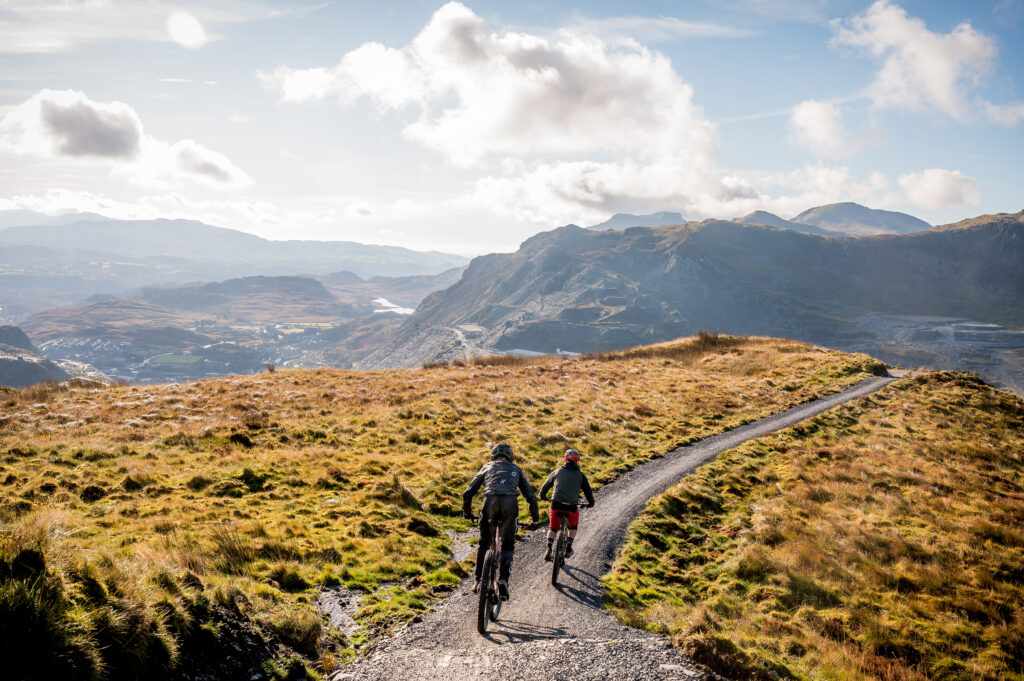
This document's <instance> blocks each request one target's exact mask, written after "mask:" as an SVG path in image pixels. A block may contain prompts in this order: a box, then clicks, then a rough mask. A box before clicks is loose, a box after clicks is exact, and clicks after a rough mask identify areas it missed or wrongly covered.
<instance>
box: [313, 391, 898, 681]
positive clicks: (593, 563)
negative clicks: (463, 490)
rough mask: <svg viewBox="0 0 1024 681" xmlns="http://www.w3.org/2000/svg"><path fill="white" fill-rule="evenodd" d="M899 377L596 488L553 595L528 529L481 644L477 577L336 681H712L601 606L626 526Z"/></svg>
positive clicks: (749, 427)
mask: <svg viewBox="0 0 1024 681" xmlns="http://www.w3.org/2000/svg"><path fill="white" fill-rule="evenodd" d="M893 380H895V378H892V377H877V378H869V379H867V380H865V381H862V382H860V383H858V384H857V385H855V386H853V387H852V388H849V389H848V390H845V391H843V392H840V393H836V394H834V395H831V396H829V397H825V398H822V399H819V400H815V401H812V402H808V403H806V404H803V405H800V406H797V407H794V408H792V409H789V410H787V411H784V412H781V413H779V414H775V415H773V416H769V417H767V418H764V419H761V420H759V421H754V422H751V423H748V424H746V425H744V426H740V427H738V428H734V429H733V430H730V431H727V432H725V433H721V434H719V435H715V436H713V437H709V438H706V439H703V440H700V441H698V442H694V443H692V444H690V445H687V446H685V447H680V448H678V449H675V450H673V451H671V452H669V453H668V454H667V455H665V456H664V457H661V458H658V459H654V460H652V461H650V462H648V463H645V464H643V465H642V466H638V467H637V468H634V469H633V470H631V471H629V472H627V473H624V474H623V475H621V476H620V477H619V478H618V479H617V480H615V481H614V482H612V483H610V484H608V485H605V486H604V487H602V488H601V489H600V490H598V491H597V493H596V495H595V496H596V499H597V504H596V505H595V507H594V508H592V509H584V510H583V511H582V512H581V514H580V531H579V534H578V535H577V538H576V541H575V544H574V546H573V548H574V550H575V555H574V556H573V558H572V559H571V560H570V561H569V562H568V563H567V565H566V568H565V572H564V573H563V574H562V576H561V578H560V584H559V586H558V587H557V588H554V587H552V586H551V582H550V579H551V572H550V563H545V562H544V561H543V559H542V556H543V552H544V545H545V541H544V537H545V530H543V529H540V530H537V531H536V532H531V533H530V534H529V535H528V536H527V537H526V538H525V539H524V540H523V541H520V542H519V543H518V544H517V546H516V558H515V563H514V565H513V568H512V578H511V580H510V582H509V588H510V591H511V595H512V599H511V600H510V601H509V602H508V603H506V604H505V606H504V607H503V608H502V611H501V618H500V620H499V621H498V622H496V623H492V624H491V626H490V627H489V631H488V635H487V636H486V637H484V636H480V634H478V633H477V631H476V596H475V595H474V594H473V593H472V592H471V591H470V588H471V580H466V581H465V582H463V584H462V586H461V587H460V588H459V589H457V590H456V591H454V592H453V593H452V595H451V596H449V597H448V598H447V599H445V600H444V601H443V602H442V603H441V604H440V605H439V606H438V607H437V609H435V610H434V611H433V612H431V613H429V614H427V615H426V616H424V618H423V621H421V622H417V623H414V624H411V625H409V626H408V627H405V628H403V629H402V630H400V631H399V632H398V633H397V634H396V635H395V636H394V637H392V638H389V639H387V640H384V641H381V642H380V643H378V644H376V645H375V646H374V647H373V648H372V649H371V651H370V652H369V654H368V655H367V656H366V657H364V658H362V659H360V660H358V661H356V662H355V663H353V664H351V665H348V666H345V667H343V668H341V669H339V670H337V671H336V672H334V673H333V674H332V675H331V677H330V680H331V681H343V680H344V681H350V680H351V681H357V680H358V681H362V680H369V679H373V680H380V681H388V680H393V681H412V680H419V679H423V680H427V681H432V680H441V679H446V680H448V679H451V680H458V681H462V680H467V681H468V680H473V679H492V680H493V679H521V680H523V681H549V680H559V681H560V680H563V679H564V680H566V681H569V680H572V681H603V680H605V679H616V680H622V681H631V680H636V681H640V680H644V681H648V680H659V679H665V680H668V679H687V680H689V679H705V678H709V677H708V676H706V675H705V673H704V672H703V671H702V670H701V669H700V668H698V667H697V666H696V665H694V664H693V663H692V662H691V661H690V660H688V659H687V658H685V657H684V656H682V655H681V654H680V653H679V652H678V651H677V650H675V649H674V648H672V646H671V645H669V643H668V641H667V640H665V639H664V638H662V637H660V636H657V635H655V634H651V633H648V632H645V631H641V630H638V629H633V628H631V627H627V626H624V625H622V624H619V623H618V622H616V621H615V620H614V619H613V618H612V617H611V616H610V615H609V614H608V613H607V611H605V610H604V609H603V605H602V601H603V590H602V588H601V576H602V575H604V574H605V572H607V571H608V567H609V566H610V564H611V562H612V561H613V560H614V558H615V553H616V551H618V549H619V547H620V546H622V544H623V542H624V541H625V538H626V531H627V529H628V528H629V525H630V524H631V523H632V522H633V519H634V518H636V516H637V514H639V513H640V511H642V510H643V508H644V506H645V504H646V503H647V500H648V499H650V498H651V497H653V496H655V495H658V494H660V493H662V492H664V491H665V490H666V489H668V488H669V487H671V486H672V485H674V484H676V483H677V482H678V481H679V480H680V479H681V478H683V477H684V476H686V475H689V474H690V473H692V472H693V471H694V470H695V469H696V468H697V467H698V466H700V465H701V464H704V463H707V462H708V461H710V460H712V459H714V458H715V457H716V456H718V455H719V454H720V453H722V452H724V451H726V450H727V449H732V448H733V447H736V446H738V445H740V444H742V443H744V442H746V441H747V440H752V439H754V438H758V437H761V436H763V435H766V434H768V433H771V432H774V431H776V430H781V429H783V428H788V427H789V426H792V425H794V424H796V423H798V422H800V421H803V420H805V419H808V418H811V417H812V416H816V415H817V414H820V413H821V412H823V411H826V410H828V409H830V408H832V407H835V406H836V405H839V404H842V403H843V402H848V401H850V400H853V399H856V398H858V397H862V396H864V395H867V394H870V393H872V392H875V391H876V390H879V389H880V388H882V387H884V386H885V385H888V384H889V383H890V382H892V381H893ZM584 470H586V462H584ZM535 482H537V483H538V484H539V482H540V481H535Z"/></svg>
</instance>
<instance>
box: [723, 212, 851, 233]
mask: <svg viewBox="0 0 1024 681" xmlns="http://www.w3.org/2000/svg"><path fill="white" fill-rule="evenodd" d="M733 222H738V223H740V224H743V225H765V226H767V227H778V228H779V229H792V230H794V231H797V232H805V233H807V234H817V235H819V236H848V235H846V234H842V233H839V232H830V231H828V230H827V229H821V228H820V227H815V226H814V225H807V224H803V223H800V222H793V221H791V220H784V219H782V218H780V217H779V216H778V215H775V214H774V213H769V212H767V211H763V210H755V211H754V212H753V213H750V214H749V215H745V216H743V217H741V218H736V219H735V220H733Z"/></svg>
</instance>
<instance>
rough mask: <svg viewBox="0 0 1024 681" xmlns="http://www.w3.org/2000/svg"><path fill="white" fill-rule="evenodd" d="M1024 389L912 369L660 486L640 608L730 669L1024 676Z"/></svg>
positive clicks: (756, 674)
mask: <svg viewBox="0 0 1024 681" xmlns="http://www.w3.org/2000/svg"><path fill="white" fill-rule="evenodd" d="M1022 456H1024V401H1022V400H1021V399H1019V398H1017V397H1015V396H1013V395H1011V394H1009V393H1004V392H1000V391H997V390H995V389H993V388H990V387H988V386H985V385H984V384H982V383H980V382H979V381H977V380H976V379H973V378H971V377H968V376H966V375H963V374H931V375H927V376H922V377H920V378H918V379H915V380H903V381H899V382H897V383H895V384H893V385H892V386H889V387H888V388H886V389H885V390H884V391H882V392H879V393H876V394H875V395H874V396H872V397H869V398H865V399H862V400H859V401H858V402H856V403H851V404H848V405H844V406H842V407H838V408H836V409H834V410H832V411H830V412H828V413H826V414H823V415H821V416H819V417H817V418H815V419H813V420H811V421H809V422H807V423H804V424H801V425H798V426H795V427H794V428H792V429H789V430H787V431H784V432H782V433H780V434H776V435H772V436H768V437H765V438H761V439H759V440H757V441H754V442H750V443H747V444H746V445H744V446H741V447H739V448H737V449H735V450H732V451H730V452H727V453H726V454H723V455H722V456H721V457H719V459H718V460H716V461H715V462H713V463H710V464H708V465H706V466H704V467H702V468H701V469H699V470H698V471H697V473H696V474H694V475H693V476H690V477H688V478H686V479H685V480H683V481H682V482H681V483H680V484H679V485H678V486H676V487H675V488H673V489H671V490H670V491H669V492H667V493H665V494H664V495H662V496H661V497H659V498H657V499H654V500H652V501H651V502H650V503H649V504H648V507H647V510H646V511H645V513H644V515H643V516H642V517H641V519H640V520H638V521H637V522H636V523H635V524H634V525H633V527H632V529H631V531H630V536H629V540H628V542H627V546H626V548H625V549H624V552H623V554H622V555H621V557H620V558H619V560H618V561H617V563H616V565H615V567H614V570H613V572H612V573H611V574H610V575H609V577H608V578H607V582H606V583H607V587H608V598H609V601H610V603H611V606H612V607H613V609H614V610H615V611H616V613H617V614H618V616H619V617H621V618H622V619H623V620H624V621H626V622H628V623H631V624H634V625H636V626H641V627H646V628H650V629H653V630H656V631H660V632H663V633H665V634H668V635H671V636H673V638H674V641H675V642H676V643H677V644H678V645H680V646H681V647H682V648H683V650H684V651H686V652H687V653H688V654H690V655H692V656H693V657H694V658H695V659H697V660H698V661H700V662H702V663H704V664H706V665H708V666H709V667H711V668H713V669H716V670H717V671H719V672H720V673H722V674H724V675H726V676H728V677H730V678H741V677H742V678H753V679H775V678H779V677H780V676H781V677H790V678H794V679H835V680H844V681H845V680H849V681H853V680H857V681H859V680H862V679H884V680H887V681H888V680H892V681H897V680H908V681H909V680H913V679H944V680H945V679H957V680H960V679H962V680H965V681H966V680H967V679H985V680H989V679H990V680H992V681H995V680H996V679H1003V680H1006V681H1011V680H1020V679H1024V615H1022V606H1024V530H1022V528H1024V461H1022Z"/></svg>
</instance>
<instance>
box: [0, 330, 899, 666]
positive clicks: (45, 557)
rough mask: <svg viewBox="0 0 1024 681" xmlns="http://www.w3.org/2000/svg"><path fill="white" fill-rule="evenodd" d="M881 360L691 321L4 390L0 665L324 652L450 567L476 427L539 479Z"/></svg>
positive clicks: (302, 659) (453, 570)
mask: <svg viewBox="0 0 1024 681" xmlns="http://www.w3.org/2000/svg"><path fill="white" fill-rule="evenodd" d="M879 368H880V366H879V365H878V363H876V362H874V361H873V360H870V359H869V358H866V357H864V356H862V355H849V354H844V353H840V352H836V351H830V350H824V349H821V348H816V347H812V346H808V345H805V344H801V343H796V342H790V341H776V340H768V339H757V338H752V339H733V338H717V337H714V336H702V337H701V338H700V339H697V340H692V341H678V342H674V343H669V344H664V345H660V346H651V347H647V348H641V349H637V350H635V351H626V352H623V353H614V354H607V355H599V356H591V357H581V358H577V359H572V360H566V359H558V358H541V359H536V360H516V361H512V362H497V363H492V364H490V365H488V364H475V365H474V364H471V365H463V366H439V367H432V368H426V369H419V370H410V371H394V372H349V371H340V370H316V371H310V370H305V371H301V370H296V371H278V372H276V373H272V374H263V375H260V376H234V377H224V378H216V379H209V380H204V381H198V382H193V383H188V384H172V385H157V386H144V387H111V388H105V389H98V390H89V389H71V390H58V389H53V388H33V389H25V390H21V391H9V392H7V393H4V394H0V509H2V511H0V513H2V516H0V640H3V641H4V642H5V643H6V644H7V645H9V646H10V649H13V650H18V651H22V653H21V654H19V655H14V656H11V657H9V658H8V659H6V660H5V669H6V670H7V671H10V672H12V673H13V674H14V678H20V677H19V673H21V674H22V675H27V676H29V677H35V678H50V677H56V676H61V678H69V679H74V678H96V677H97V676H100V675H105V676H106V677H108V678H133V677H136V676H145V677H146V678H159V677H160V676H162V675H165V674H169V673H171V672H172V671H173V670H175V669H189V670H193V671H194V670H195V669H201V668H203V665H204V664H205V663H206V662H209V661H210V660H223V659H224V657H225V654H224V650H223V648H224V647H225V646H228V647H230V648H233V649H235V650H236V651H237V650H239V649H241V650H242V651H243V654H242V655H239V657H242V658H248V659H254V660H261V659H262V660H263V661H264V666H263V669H264V671H265V672H267V673H269V674H270V675H271V676H274V675H281V676H284V675H287V674H288V673H289V670H290V671H291V672H292V673H295V672H296V670H299V671H301V669H302V666H303V665H305V666H306V667H307V668H309V669H310V670H311V671H314V670H321V671H327V670H330V669H331V668H332V667H333V666H334V665H336V664H337V663H338V662H339V661H340V660H343V659H344V658H345V657H346V656H347V655H351V654H352V652H353V650H354V649H356V648H358V647H359V645H361V644H362V643H363V642H365V640H367V638H368V637H370V636H372V635H374V633H376V632H380V631H381V630H385V629H387V628H388V627H390V626H393V625H394V624H395V623H397V622H401V621H405V620H407V619H409V618H410V617H413V616H415V614H416V613H417V612H422V611H423V610H425V609H426V608H427V607H428V606H429V603H430V599H431V598H432V597H435V596H436V595H438V594H439V593H441V592H443V591H444V590H446V589H448V588H450V587H451V586H452V585H454V584H456V583H457V582H458V579H459V576H460V575H461V574H462V566H461V565H459V564H456V563H454V562H452V561H451V539H450V538H449V536H448V535H447V534H446V532H445V530H451V529H465V528H466V527H467V523H466V522H465V521H463V520H462V519H461V518H459V517H458V511H459V507H460V495H461V492H462V490H463V488H464V487H465V485H466V483H467V481H468V479H469V478H470V477H471V476H472V474H473V473H474V472H475V471H476V470H477V468H478V467H479V466H480V465H481V464H482V463H483V462H484V461H485V460H486V451H487V445H488V443H490V442H494V441H498V440H508V441H509V442H510V443H511V444H512V445H513V446H514V447H515V448H516V451H517V453H518V461H519V462H520V463H521V465H522V466H523V467H524V469H525V470H526V472H527V473H528V475H529V476H530V478H531V479H532V480H534V481H539V480H540V479H541V478H542V476H543V475H545V474H546V473H547V472H548V471H549V470H550V469H551V468H553V467H554V465H555V464H556V461H558V459H559V457H560V454H561V452H562V451H563V450H564V449H565V447H566V446H569V445H571V446H573V447H576V448H577V449H580V450H581V451H582V452H583V453H584V456H585V457H586V461H587V470H588V473H589V474H590V476H591V479H592V480H593V481H594V482H596V483H598V484H600V483H603V482H607V481H609V480H610V479H612V478H614V477H615V475H616V473H617V472H618V471H620V470H622V469H624V468H627V467H629V466H633V465H635V464H637V463H639V462H642V461H644V460H646V459H649V458H651V457H652V456H657V455H659V454H661V453H663V452H665V451H667V450H669V449H671V448H673V447H675V446H676V445H679V444H681V443H685V442H689V441H691V440H694V439H696V438H699V437H703V436H706V435H709V434H712V433H717V432H721V431H722V430H725V429H727V428H731V427H734V426H736V425H739V424H741V423H744V422H746V421H750V420H752V419H756V418H758V417H761V416H764V415H767V414H769V413H772V412H776V411H780V410H782V409H785V408H787V407H789V406H792V405H794V404H797V403H800V402H804V401H806V400H808V399H811V398H814V397H817V396H821V395H824V394H828V393H832V392H835V391H837V390H840V389H842V388H844V387H846V386H848V385H851V384H853V383H855V382H857V381H859V380H861V379H862V378H864V377H865V376H867V375H869V374H870V373H874V372H877V371H878V370H879ZM524 513H525V507H524ZM323 586H343V587H347V588H348V589H352V590H355V591H356V592H358V593H361V594H363V595H364V597H363V600H362V603H361V609H360V610H359V611H358V612H357V613H356V620H357V622H358V623H359V624H360V626H361V628H360V631H359V632H358V633H356V634H352V635H350V636H348V637H346V636H344V635H342V634H339V633H336V632H335V633H328V631H327V629H326V628H325V627H324V626H323V620H322V617H321V616H320V615H319V614H318V613H317V611H316V610H315V609H314V606H313V604H312V601H313V600H314V598H315V595H316V591H317V589H318V588H320V587H323ZM218 651H219V652H218ZM289 657H291V661H289ZM231 671H232V670H229V669H220V670H219V673H220V675H221V677H222V678H223V677H226V676H227V675H228V674H229V672H231ZM245 678H248V677H247V676H246V677H245Z"/></svg>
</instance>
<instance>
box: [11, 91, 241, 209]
mask: <svg viewBox="0 0 1024 681" xmlns="http://www.w3.org/2000/svg"><path fill="white" fill-rule="evenodd" d="M0 152H6V153H10V154H17V155H22V156H30V157H35V158H43V159H50V160H57V161H73V162H91V163H105V164H109V165H110V166H111V169H112V170H113V172H115V173H117V174H119V175H121V176H123V177H125V178H127V179H129V180H130V181H132V182H136V183H143V184H145V183H150V184H154V185H164V184H168V183H171V184H173V183H175V182H177V181H180V180H186V179H187V180H191V181H195V182H199V183H201V184H205V185H207V186H211V187H215V188H221V189H225V188H237V187H244V186H247V185H249V184H251V183H252V179H251V178H250V177H249V176H248V175H246V174H245V172H243V171H242V170H241V169H240V168H238V167H237V166H235V165H234V164H233V163H232V162H231V161H230V160H228V159H227V158H226V157H225V156H223V155H222V154H219V153H217V152H215V151H213V150H211V149H208V148H206V147H204V146H203V145H201V144H199V143H198V142H194V141H192V140H181V141H178V142H175V143H173V144H169V143H167V142H163V141H161V140H158V139H156V138H154V137H151V136H150V135H147V134H146V133H145V131H144V130H143V126H142V121H141V120H140V119H139V116H138V114H137V113H136V112H135V110H134V109H133V108H131V107H130V106H128V105H127V104H125V103H123V102H94V101H93V100H91V99H89V98H88V97H87V96H86V95H85V94H84V93H82V92H77V91H74V90H42V91H40V92H38V93H37V94H35V95H33V96H32V97H30V98H29V99H28V100H26V101H25V102H23V103H22V104H20V105H18V106H17V107H15V108H14V109H12V110H11V111H9V112H8V113H7V114H6V115H4V117H3V118H0Z"/></svg>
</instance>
